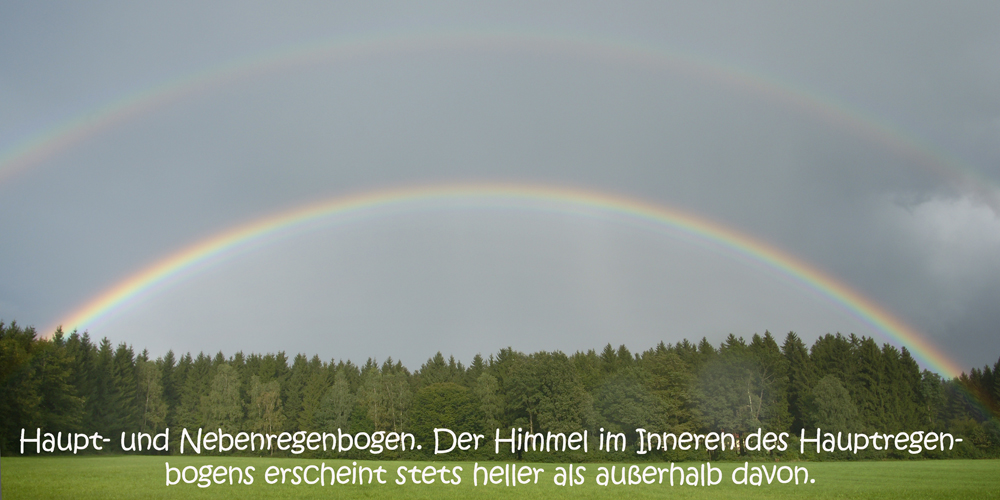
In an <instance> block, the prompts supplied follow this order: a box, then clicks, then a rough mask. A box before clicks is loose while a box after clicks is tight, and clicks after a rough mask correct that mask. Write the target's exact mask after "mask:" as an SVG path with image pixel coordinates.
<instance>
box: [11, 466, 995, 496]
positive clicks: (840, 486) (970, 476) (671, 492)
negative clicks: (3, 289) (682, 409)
mask: <svg viewBox="0 0 1000 500" xmlns="http://www.w3.org/2000/svg"><path fill="white" fill-rule="evenodd" d="M164 462H170V466H171V467H179V468H183V467H185V466H189V465H191V466H201V465H206V464H212V465H226V466H236V467H241V468H245V467H247V466H254V467H255V471H254V473H253V475H254V483H253V484H252V485H249V486H248V485H233V486H230V485H228V484H225V485H216V484H213V485H212V486H210V487H208V488H198V487H196V486H195V485H191V484H184V483H183V482H182V483H181V484H179V485H176V486H169V487H168V486H166V485H165V477H166V467H165V466H164ZM321 462H326V464H327V465H328V466H334V467H340V466H342V465H351V463H352V461H351V460H321V459H291V458H240V457H207V456H206V457H187V456H185V457H179V456H171V457H148V456H110V457H100V456H94V457H4V458H2V459H0V486H2V493H3V497H4V498H9V499H19V498H74V499H75V500H84V499H89V498H189V497H191V498H250V499H252V498H316V497H319V496H337V497H342V498H393V499H410V498H435V499H437V498H517V499H518V500H528V499H534V498H538V499H545V500H555V499H558V498H572V499H577V498H664V497H667V496H669V497H670V498H821V499H825V498H850V499H857V498H873V499H874V498H877V499H880V500H883V499H903V498H961V499H966V498H967V499H982V498H1000V460H921V461H902V462H823V463H812V462H797V463H778V464H774V463H771V464H768V465H778V466H781V465H791V466H793V467H794V466H796V465H797V466H800V467H806V468H808V470H809V475H810V478H812V479H815V480H816V482H815V483H814V484H808V485H798V486H796V485H794V484H777V482H776V481H775V483H774V484H771V485H766V484H765V485H763V486H750V485H747V486H743V485H734V484H732V482H731V479H730V478H731V477H732V472H733V469H734V468H736V467H737V466H741V465H743V464H742V463H739V464H737V463H731V462H730V463H713V466H717V467H719V468H720V469H722V478H723V479H722V483H721V484H719V485H717V486H710V487H702V486H679V485H678V486H670V485H669V483H668V484H663V485H656V484H654V485H631V486H630V485H625V486H614V485H609V486H599V485H598V484H596V481H595V477H596V475H597V471H598V467H601V466H608V467H610V466H611V465H615V466H619V467H620V466H621V464H593V463H588V464H583V465H584V466H585V467H586V468H587V470H586V472H585V473H584V477H585V479H586V482H585V483H584V484H583V485H578V486H572V487H566V486H556V485H555V484H553V480H552V479H553V475H554V473H555V468H556V467H558V466H561V465H563V464H548V463H547V464H521V463H519V464H518V466H522V465H532V466H534V467H540V468H543V469H545V472H544V473H542V474H541V475H540V480H539V483H538V484H529V485H522V486H516V487H509V486H496V485H490V486H483V485H481V484H480V485H479V486H473V484H472V470H473V464H472V463H471V462H405V461H400V462H392V461H381V462H361V465H366V466H370V467H372V468H375V467H378V466H379V465H381V466H382V467H384V468H385V469H386V470H387V471H388V472H387V473H386V474H384V475H383V478H384V479H386V480H388V484H374V485H335V486H330V485H327V486H325V487H324V486H320V485H319V484H316V485H306V484H300V485H298V486H295V485H292V484H287V483H286V484H284V485H282V484H274V485H270V484H267V483H265V481H264V472H265V469H266V468H267V467H268V466H271V465H276V466H279V467H284V468H291V467H295V466H306V465H310V464H316V465H319V464H320V463H321ZM500 464H502V463H501V462H487V463H484V464H483V465H486V466H487V467H488V468H492V467H493V466H495V465H500ZM404 465H405V466H407V467H413V466H419V467H426V466H428V465H436V466H438V467H440V466H442V465H444V466H447V467H448V468H452V467H454V466H456V465H458V466H462V467H463V471H462V472H461V473H460V475H461V476H462V482H461V484H459V485H457V486H450V485H443V484H441V482H440V480H436V481H435V482H434V484H430V485H426V484H421V485H415V484H409V482H408V484H405V485H402V486H400V485H397V484H395V482H394V481H395V479H396V478H397V476H396V468H397V467H399V466H404ZM637 465H639V466H640V468H645V467H646V466H647V465H658V466H663V465H666V466H669V464H649V463H639V464H637ZM683 465H684V466H685V467H687V466H695V467H698V466H700V465H701V464H700V463H686V464H683ZM750 465H751V466H753V465H755V464H754V463H753V462H751V464H750ZM757 465H760V463H757ZM189 477H190V476H189ZM480 477H481V475H480ZM287 479H288V480H291V475H289V476H287Z"/></svg>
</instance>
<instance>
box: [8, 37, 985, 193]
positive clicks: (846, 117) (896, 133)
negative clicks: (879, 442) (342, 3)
mask: <svg viewBox="0 0 1000 500" xmlns="http://www.w3.org/2000/svg"><path fill="white" fill-rule="evenodd" d="M435 50H438V51H440V50H447V51H506V50H516V51H523V52H526V53H551V54H556V55H559V56H567V55H569V56H574V57H581V58H585V59H592V60H593V59H596V60H606V61H609V62H625V63H629V64H637V65H640V66H644V67H652V68H663V69H667V70H670V71H673V72H676V73H680V74H684V75H687V76H692V77H695V78H698V79H701V80H705V81H710V82H713V83H714V84H718V85H723V86H727V87H731V88H735V89H739V90H741V91H745V92H749V93H752V94H754V95H756V96H760V97H763V98H766V99H770V100H773V101H775V102H778V103H780V104H781V105H784V106H789V107H791V108H794V109H797V110H799V111H800V112H803V113H806V114H809V115H811V116H814V117H816V118H818V119H820V120H823V121H825V122H827V123H831V124H833V125H836V126H838V127H841V128H843V129H845V130H849V131H851V132H853V133H855V134H857V135H859V136H861V137H864V138H866V139H868V140H871V141H874V142H876V143H879V144H881V145H882V146H883V147H885V148H887V149H888V150H891V151H893V152H895V153H896V154H899V155H901V156H903V157H906V158H908V159H909V160H911V161H913V162H914V164H915V165H919V166H921V167H922V168H926V169H929V170H932V171H935V172H936V173H937V174H939V175H941V176H943V177H945V178H947V179H948V180H949V181H950V182H952V184H953V185H954V186H956V187H959V188H961V189H963V190H966V191H968V192H971V193H974V194H975V195H977V196H978V197H979V198H980V199H983V200H985V201H986V202H987V203H990V204H991V205H993V206H995V207H1000V194H998V193H1000V191H998V190H997V188H996V185H995V184H994V183H993V182H992V181H990V180H989V179H987V178H984V177H983V176H982V175H980V174H978V173H977V172H976V171H975V170H974V169H972V168H970V167H968V166H967V165H964V164H963V163H962V162H961V161H958V160H957V159H955V158H950V157H948V156H947V155H945V154H944V153H943V152H941V151H938V150H935V149H933V148H931V147H929V146H927V145H926V144H923V143H922V142H921V141H918V140H917V139H915V138H913V137H912V136H911V135H909V134H907V133H905V132H904V131H903V130H902V129H900V128H899V127H898V126H896V125H894V124H891V123H888V122H885V121H884V120H880V119H879V118H877V117H875V116H874V115H872V114H870V113H867V112H865V111H863V110H860V109H857V108H853V107H851V106H849V105H847V104H845V103H842V102H838V101H836V100H834V99H832V98H831V97H830V96H824V95H821V94H818V93H815V92H811V91H809V90H806V89H804V88H801V87H800V86H796V85H794V84H791V83H789V82H785V81H782V80H780V79H777V78H774V77H772V76H768V75H764V74H761V73H755V72H751V71H747V70H746V69H743V68H739V67H737V66H735V65H733V64H730V63H725V62H722V61H716V60H713V59H711V58H708V57H705V56H704V55H695V54H688V53H683V52H679V51H676V50H671V49H668V48H664V47H656V46H653V45H649V44H642V43H635V42H628V41H622V40H614V39H607V38H595V37H592V36H583V35H576V34H566V33H526V32H509V31H491V30H478V31H471V32H453V33H439V32H431V33H420V32H416V33H408V34H407V33H402V34H401V33H375V34H372V35H369V36H356V37H353V38H341V39H333V40H321V41H318V42H313V43H306V44H298V45H292V46H288V47H284V48H280V49H278V50H269V51H263V52H259V53H256V54H252V55H250V56H248V57H243V58H239V59H235V60H232V61H230V62H228V63H226V64H222V65H218V66H215V67H211V68H208V69H206V70H204V71H200V72H196V73H192V74H190V75H186V76H183V77H181V78H176V79H173V80H169V81H166V82H164V83H162V84H160V85H157V86H154V87H150V88H148V89H145V90H142V91H139V92H136V93H132V94H129V95H127V96H125V97H124V98H121V99H119V100H116V101H113V102H110V103H108V104H106V105H104V106H102V107H100V108H97V109H95V110H93V111H91V112H88V113H84V114H81V115H77V116H75V117H73V118H71V119H69V120H67V121H64V122H62V123H59V124H57V125H56V126H54V127H52V128H49V129H47V130H45V131H43V132H41V133H39V134H35V135H33V136H31V137H29V138H27V139H25V140H23V141H21V142H19V143H17V144H14V145H12V146H10V147H8V148H7V149H5V150H3V151H0V182H3V181H4V180H6V179H8V178H10V177H11V176H13V175H14V174H16V173H17V172H19V171H23V170H26V169H27V168H29V167H32V166H35V165H38V164H40V163H42V162H43V161H44V160H46V159H48V158H50V157H52V156H53V155H56V154H58V153H59V152H61V151H63V150H65V149H66V148H69V147H71V146H72V145H74V144H77V143H79V142H81V141H84V140H86V139H88V138H90V137H92V136H94V135H96V134H98V133H99V132H101V131H103V130H106V129H108V128H111V127H114V126H116V125H118V124H120V123H122V122H125V121H127V120H129V119H132V118H134V117H137V116H141V115H143V114H146V113H149V112H151V111H153V110H155V109H158V108H160V107H162V106H164V105H166V104H168V103H171V102H175V101H177V100H180V99H183V98H185V97H190V96H193V95H196V94H198V93H202V92H206V91H208V90H211V89H215V88H219V87H221V86H224V85H226V84H229V83H231V82H235V81H240V80H244V79H249V78H253V77H254V76H259V75H261V74H268V73H275V72H278V71H282V70H287V69H290V68H295V67H301V66H304V65H312V64H318V63H331V62H339V61H345V60H351V59H359V58H369V57H373V56H376V55H380V54H382V55H384V54H407V53H415V52H424V53H425V52H428V51H435Z"/></svg>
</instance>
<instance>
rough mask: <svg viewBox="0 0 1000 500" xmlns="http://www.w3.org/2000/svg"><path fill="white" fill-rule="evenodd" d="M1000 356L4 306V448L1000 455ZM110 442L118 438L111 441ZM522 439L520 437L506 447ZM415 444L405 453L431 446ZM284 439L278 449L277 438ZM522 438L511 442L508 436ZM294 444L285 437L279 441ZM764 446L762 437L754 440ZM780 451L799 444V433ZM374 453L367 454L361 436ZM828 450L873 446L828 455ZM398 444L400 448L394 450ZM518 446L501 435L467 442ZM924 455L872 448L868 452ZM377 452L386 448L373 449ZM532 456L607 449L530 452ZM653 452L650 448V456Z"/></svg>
mask: <svg viewBox="0 0 1000 500" xmlns="http://www.w3.org/2000/svg"><path fill="white" fill-rule="evenodd" d="M998 415H1000V360H998V361H997V363H996V364H995V365H994V366H993V367H992V368H990V367H989V366H984V367H983V368H982V369H978V368H973V369H972V370H970V372H969V373H968V374H965V373H963V374H962V375H961V376H959V377H956V378H953V379H951V380H946V379H943V378H942V377H941V376H940V375H938V374H936V373H934V372H931V371H928V370H923V371H921V370H920V369H919V367H918V365H917V363H916V362H915V361H914V360H913V358H912V357H911V355H910V353H909V352H908V351H907V349H906V348H905V347H904V348H902V349H897V348H896V347H894V346H891V345H889V344H883V345H882V346H879V345H878V344H877V343H876V342H875V341H874V340H873V339H871V338H868V337H858V336H855V335H853V334H851V335H846V336H845V335H841V334H839V333H838V334H836V335H832V334H827V335H824V336H822V337H820V338H819V339H817V340H816V342H815V343H814V344H813V345H812V346H811V347H807V346H806V344H805V343H804V342H803V341H802V340H801V339H800V338H799V337H798V336H797V335H796V334H795V333H788V334H787V335H786V336H785V338H784V340H783V342H782V343H781V344H780V345H779V344H778V342H777V340H776V339H775V338H774V336H772V335H771V334H770V333H769V332H765V333H764V335H758V334H754V335H753V336H752V337H751V339H750V341H749V342H748V341H746V340H745V339H743V338H742V337H736V336H734V335H732V334H730V335H729V336H728V337H727V338H726V339H725V340H724V341H723V342H722V343H721V345H719V346H714V345H712V344H711V343H710V342H708V341H707V340H706V339H702V340H701V341H700V342H698V343H697V344H695V343H692V342H689V341H688V340H684V341H681V342H678V343H676V344H664V343H662V342H661V343H660V344H659V345H657V346H656V347H654V348H651V349H648V350H646V351H643V352H637V353H632V352H631V351H629V349H628V348H626V347H625V346H624V345H622V346H620V347H618V348H617V349H615V348H613V347H612V346H611V345H610V344H608V345H607V346H605V347H604V349H603V350H601V351H600V352H598V351H596V350H589V351H587V352H576V353H574V354H572V355H567V354H564V353H562V352H559V351H554V352H544V351H541V352H535V353H531V354H525V353H522V352H519V351H515V350H514V349H512V348H506V349H502V350H500V351H499V352H497V353H495V354H491V355H490V356H489V357H487V358H484V357H482V356H480V355H476V357H475V358H473V360H472V362H471V363H470V364H469V365H468V366H464V365H463V364H462V363H461V362H457V361H456V360H455V359H454V357H449V358H448V359H445V357H444V356H443V355H442V354H441V353H440V352H439V353H438V354H436V355H435V356H433V357H432V358H430V359H428V360H427V362H426V363H424V364H423V365H421V366H420V368H419V369H417V370H414V371H410V370H409V369H408V368H407V367H405V366H403V365H402V363H400V362H398V361H394V360H392V359H391V358H389V359H386V360H385V361H383V362H382V363H378V362H376V361H375V360H374V359H368V360H367V361H366V362H365V363H364V364H360V365H358V364H354V363H352V362H351V361H342V360H341V361H333V360H331V361H329V362H326V361H323V360H321V359H320V358H319V357H318V356H313V357H311V358H310V357H307V356H306V355H304V354H298V355H296V356H295V357H294V358H291V359H290V358H289V357H288V356H287V355H286V354H285V353H284V352H278V353H276V354H255V353H254V354H244V353H242V352H237V353H235V354H233V355H231V356H229V357H226V356H225V355H224V354H223V353H221V352H220V353H218V354H216V355H214V356H211V355H206V354H205V353H199V354H197V355H192V354H190V353H188V354H184V355H181V356H177V355H175V354H174V353H173V351H170V352H167V353H166V355H164V356H162V357H158V358H156V359H152V358H150V356H149V354H148V353H147V352H146V351H142V352H141V353H138V354H136V352H135V351H134V350H133V348H132V347H131V346H129V345H126V344H124V343H121V344H118V345H117V346H114V345H112V343H111V342H110V341H109V340H108V339H107V338H104V339H102V340H100V341H99V342H95V341H93V340H92V339H91V338H90V336H89V334H88V333H86V332H84V333H83V334H80V333H77V332H73V333H72V334H69V335H65V334H64V333H63V332H62V331H61V330H60V331H57V332H56V333H55V335H54V336H52V337H51V338H48V339H43V338H40V337H39V336H38V335H37V334H36V332H35V330H34V329H33V328H31V327H28V328H24V327H21V326H20V325H18V324H17V323H10V324H4V323H2V322H0V447H2V449H0V453H2V454H3V455H9V454H16V453H17V452H18V444H19V438H20V431H21V429H22V428H26V429H32V430H33V429H34V428H36V427H40V428H42V429H43V432H58V431H62V432H86V433H93V432H95V431H96V432H100V433H101V434H102V435H103V436H105V437H110V438H112V444H116V443H117V442H118V439H119V436H120V434H121V433H122V432H126V433H132V432H146V433H151V434H152V433H157V432H161V431H162V430H163V429H165V428H168V427H169V428H171V429H173V430H172V433H173V434H172V435H171V441H173V443H174V444H172V445H171V449H172V450H176V442H177V439H178V437H179V431H180V428H184V427H186V428H188V429H197V428H206V429H222V430H223V431H226V432H234V433H235V432H239V431H247V432H251V431H253V432H266V433H272V434H274V433H279V432H283V431H288V432H294V431H298V430H305V431H317V432H324V431H327V432H336V430H337V429H343V430H344V431H345V432H347V431H348V430H350V432H351V433H357V432H375V431H380V430H381V431H396V432H402V431H406V432H412V433H414V434H415V435H416V436H417V440H418V442H424V443H428V442H433V435H432V429H433V428H435V427H447V428H451V429H454V430H457V431H463V430H464V431H470V432H479V433H484V434H486V435H487V436H491V437H492V436H493V435H494V432H495V429H497V428H501V429H508V430H509V428H510V427H515V428H521V429H524V431H526V432H532V433H535V432H549V431H551V432H565V433H570V432H576V431H581V430H583V429H587V430H589V432H590V435H591V436H595V435H596V434H597V433H598V432H600V430H601V429H603V430H604V431H605V432H615V433H618V432H621V433H624V434H625V435H626V436H627V438H628V440H627V441H628V443H630V444H631V445H630V447H629V448H628V449H627V450H626V451H624V452H620V453H619V455H618V456H615V455H614V454H611V455H606V454H605V455H602V456H601V457H599V458H600V459H602V460H607V459H612V460H613V459H616V458H618V459H622V460H625V459H629V460H635V459H636V458H637V455H635V453H634V451H635V449H634V447H633V446H634V443H635V440H636V437H637V436H636V429H639V428H643V429H647V430H649V431H652V432H674V433H678V434H679V433H681V432H685V431H687V432H693V433H705V432H713V431H714V432H730V433H734V434H737V435H746V434H747V433H750V432H753V431H756V430H757V429H758V428H763V429H764V430H765V432H766V431H774V432H789V433H790V434H791V436H792V440H793V443H796V442H797V436H799V431H800V430H801V429H803V428H806V429H814V428H816V427H821V428H823V429H824V432H825V431H827V430H830V431H834V432H836V431H844V432H875V431H878V432H893V433H895V432H912V431H916V430H923V431H938V432H951V433H953V434H954V435H955V436H956V437H962V438H963V442H962V443H961V444H960V445H958V446H957V447H956V448H955V449H954V450H952V451H951V452H949V453H941V452H927V453H924V454H923V456H932V457H949V456H951V457H959V456H961V457H985V456H1000V424H998V420H997V416H998ZM110 448H111V449H112V450H114V449H117V447H116V446H112V447H110ZM508 451H509V450H508ZM429 452H430V450H429V447H426V446H425V449H424V451H422V452H417V451H415V450H414V451H407V452H406V453H405V454H404V455H400V456H399V457H402V458H425V457H427V456H429ZM272 453H273V452H272ZM505 453H506V452H505ZM706 453H707V452H705V451H704V450H701V451H693V450H692V451H688V452H681V451H679V450H674V451H668V452H658V453H652V454H649V455H646V456H645V457H646V458H650V459H671V460H682V459H705V458H710V459H716V460H717V459H726V458H730V459H736V458H737V456H738V455H740V454H747V452H746V450H728V451H726V452H713V453H712V454H711V455H706ZM279 454H280V453H279ZM751 454H752V453H751ZM768 454H770V455H775V454H777V456H775V457H771V458H789V459H795V458H822V457H810V456H808V454H807V456H805V457H799V449H798V446H797V445H794V446H791V447H790V449H789V450H787V451H785V452H774V451H772V452H768ZM356 455H357V456H358V457H363V456H365V455H364V453H363V452H357V453H356ZM824 456H826V457H827V458H831V457H833V458H842V459H850V458H858V457H855V456H849V455H844V454H840V455H836V454H833V455H830V454H825V455H824ZM388 457H389V458H399V457H396V456H394V455H392V454H389V455H388ZM470 457H477V458H490V457H494V458H503V459H505V458H511V457H510V456H509V455H508V456H505V455H500V456H499V457H498V456H496V455H494V454H493V449H492V446H491V447H489V450H488V453H487V450H479V451H470V452H463V453H461V454H458V458H470ZM883 457H890V458H893V457H895V458H908V455H907V453H906V452H903V451H901V452H896V451H895V450H893V451H888V452H870V453H867V454H865V455H864V456H863V457H862V458H883ZM368 458H374V457H373V456H369V457H368ZM516 458H528V459H532V460H546V459H548V460H551V459H573V460H585V459H597V457H581V456H572V455H571V456H561V455H553V454H548V455H546V456H540V455H534V456H528V457H523V456H518V457H516ZM638 458H641V457H638Z"/></svg>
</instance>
